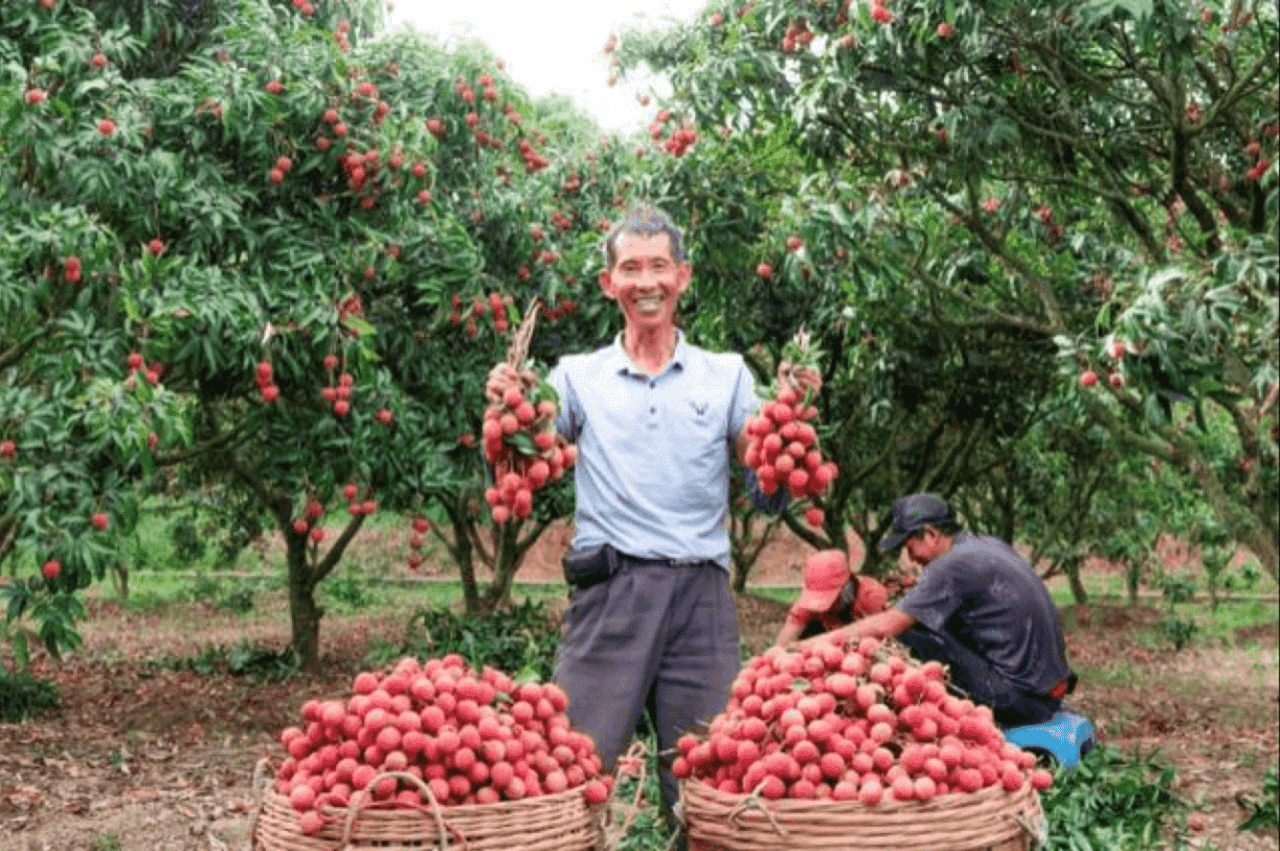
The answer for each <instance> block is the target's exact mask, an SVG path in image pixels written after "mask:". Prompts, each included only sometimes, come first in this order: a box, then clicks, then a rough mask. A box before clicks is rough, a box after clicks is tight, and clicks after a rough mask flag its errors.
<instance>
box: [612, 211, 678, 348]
mask: <svg viewBox="0 0 1280 851" xmlns="http://www.w3.org/2000/svg"><path fill="white" fill-rule="evenodd" d="M614 257H615V260H614V263H613V268H612V269H610V270H609V275H608V276H607V278H606V279H604V280H602V281H601V282H600V287H601V289H603V290H604V294H605V295H607V296H608V297H609V298H611V299H613V300H614V301H616V302H617V303H618V306H619V307H620V308H622V315H623V316H624V317H625V318H626V321H627V325H628V326H630V327H635V328H639V329H648V330H652V329H663V328H667V327H673V326H674V325H675V313H676V304H677V302H678V301H679V299H680V294H681V293H683V292H684V291H685V289H686V288H687V287H688V286H689V276H690V271H691V270H690V268H689V264H688V263H677V262H676V261H675V260H674V259H672V257H671V237H669V236H668V235H667V234H665V233H660V234H656V235H654V236H642V235H640V234H628V233H624V234H622V235H620V236H619V237H618V239H617V241H616V242H615V243H614Z"/></svg>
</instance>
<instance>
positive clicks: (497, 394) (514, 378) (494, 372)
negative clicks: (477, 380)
mask: <svg viewBox="0 0 1280 851" xmlns="http://www.w3.org/2000/svg"><path fill="white" fill-rule="evenodd" d="M519 386H520V376H519V374H518V373H517V372H516V369H515V367H513V366H512V365H511V364H509V363H506V362H503V363H500V364H498V365H497V366H495V367H494V368H493V369H491V370H489V378H488V380H487V381H485V384H484V397H485V398H486V399H488V400H489V401H490V402H498V401H501V399H502V396H503V394H504V393H506V392H507V390H508V389H509V388H512V387H519Z"/></svg>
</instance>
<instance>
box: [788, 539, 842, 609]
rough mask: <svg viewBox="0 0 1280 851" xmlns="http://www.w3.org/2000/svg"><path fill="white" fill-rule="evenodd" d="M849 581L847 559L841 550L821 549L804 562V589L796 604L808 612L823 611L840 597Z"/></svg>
mask: <svg viewBox="0 0 1280 851" xmlns="http://www.w3.org/2000/svg"><path fill="white" fill-rule="evenodd" d="M848 581H849V560H848V559H847V558H846V557H845V554H844V553H843V552H842V551H841V550H821V551H819V552H816V553H814V554H813V555H811V556H809V558H808V560H807V561H805V563H804V590H803V591H801V592H800V597H799V599H797V600H796V606H797V607H799V608H801V609H805V610H806V611H810V612H825V611H827V610H828V609H830V608H831V607H832V606H834V605H835V603H836V600H838V599H839V598H840V591H841V590H842V589H843V588H844V586H845V583H846V582H848Z"/></svg>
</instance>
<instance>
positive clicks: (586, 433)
mask: <svg viewBox="0 0 1280 851" xmlns="http://www.w3.org/2000/svg"><path fill="white" fill-rule="evenodd" d="M550 381H551V384H552V385H553V386H554V387H555V388H556V390H557V392H559V394H560V413H559V416H558V418H557V420H556V426H557V428H559V430H560V433H561V434H563V435H564V436H565V437H566V438H567V439H569V440H571V441H573V442H574V443H576V444H577V445H578V461H577V465H576V467H575V468H574V484H575V486H576V488H577V510H576V516H575V520H576V525H577V532H576V535H575V537H574V541H573V549H574V550H575V551H578V550H584V549H588V548H591V547H595V546H599V545H601V544H606V543H608V544H612V545H613V546H614V547H616V548H617V549H618V550H620V551H622V552H624V553H626V554H628V555H632V556H636V557H638V558H671V559H693V560H705V559H709V560H712V561H715V562H716V563H717V564H719V565H721V566H722V567H724V568H725V569H726V570H727V569H728V567H729V535H728V530H727V517H728V512H729V473H730V464H732V463H734V461H733V443H734V440H735V439H736V437H737V435H738V433H739V432H740V431H741V430H742V427H743V425H744V423H745V422H746V419H747V417H748V416H750V415H751V414H752V413H753V412H754V411H755V410H756V408H757V407H758V406H759V400H758V399H757V398H756V395H755V390H754V380H753V379H752V377H751V373H750V371H749V370H748V369H747V368H746V365H745V364H744V363H743V361H742V356H741V355H739V354H736V353H733V352H726V353H716V352H708V351H705V350H703V349H700V348H698V347H697V346H692V345H690V344H689V343H687V342H686V341H685V339H684V335H683V334H682V333H680V332H679V331H677V332H676V348H675V354H674V356H673V357H672V359H671V361H670V362H669V363H668V364H667V366H666V368H665V369H664V370H663V371H662V374H661V375H658V376H650V375H648V374H646V373H645V372H643V371H641V370H640V369H638V368H637V367H636V366H635V365H634V364H633V363H632V362H631V359H630V358H629V357H628V356H627V353H626V351H625V350H624V349H623V348H622V338H621V335H619V336H618V337H617V338H615V339H614V342H613V344H612V345H609V346H606V347H604V348H602V349H599V350H597V351H594V352H590V353H587V354H579V355H567V356H565V357H563V358H562V359H561V360H560V362H559V363H558V364H557V365H556V367H555V368H554V369H553V370H552V371H551V376H550Z"/></svg>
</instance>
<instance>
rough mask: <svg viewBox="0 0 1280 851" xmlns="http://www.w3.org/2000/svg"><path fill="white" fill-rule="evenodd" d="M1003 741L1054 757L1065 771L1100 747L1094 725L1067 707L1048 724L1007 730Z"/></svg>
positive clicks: (1029, 725) (1038, 754)
mask: <svg viewBox="0 0 1280 851" xmlns="http://www.w3.org/2000/svg"><path fill="white" fill-rule="evenodd" d="M1004 738H1005V741H1007V742H1011V743H1013V744H1015V745H1017V746H1018V747H1020V748H1022V749H1023V750H1024V751H1031V752H1032V753H1034V754H1035V755H1036V756H1038V757H1046V756H1048V757H1053V758H1054V759H1056V760H1057V761H1058V762H1059V763H1061V764H1062V766H1063V767H1065V768H1074V767H1075V766H1076V764H1077V763H1079V762H1080V758H1081V757H1083V756H1084V755H1085V754H1087V753H1088V752H1089V751H1091V750H1093V748H1094V746H1095V745H1096V744H1098V737H1097V734H1096V733H1095V732H1094V729H1093V722H1092V721H1090V720H1089V719H1088V718H1086V717H1085V716H1083V715H1081V714H1080V713H1079V712H1076V711H1075V710H1074V709H1072V708H1071V707H1069V706H1066V705H1063V706H1061V707H1060V708H1059V709H1058V712H1057V713H1056V714H1055V715H1054V716H1053V717H1052V718H1050V719H1049V720H1048V721H1043V722H1041V723H1039V724H1028V725H1026V726H1025V727H1008V728H1006V729H1005V730H1004Z"/></svg>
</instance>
